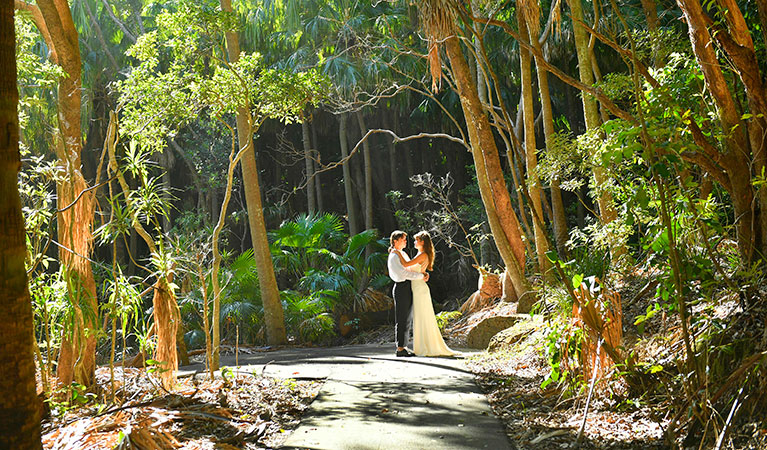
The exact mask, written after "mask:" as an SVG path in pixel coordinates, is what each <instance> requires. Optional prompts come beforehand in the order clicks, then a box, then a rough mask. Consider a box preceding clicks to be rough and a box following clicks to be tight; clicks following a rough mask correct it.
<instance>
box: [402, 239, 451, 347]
mask: <svg viewBox="0 0 767 450" xmlns="http://www.w3.org/2000/svg"><path fill="white" fill-rule="evenodd" d="M413 241H414V245H415V248H416V250H418V254H417V255H416V256H415V258H413V259H412V260H411V259H410V257H408V255H407V253H405V252H404V249H405V247H407V233H405V232H404V231H399V230H397V231H394V232H392V234H391V236H390V238H389V242H390V245H391V247H389V260H388V263H387V265H388V268H389V277H390V278H391V279H392V281H394V290H393V292H392V294H393V297H394V312H395V325H394V332H395V334H396V336H397V353H396V355H397V356H413V355H414V353H413V352H411V351H410V350H408V349H407V348H406V344H407V338H408V324H409V321H410V313H411V311H412V313H413V350H415V355H418V356H455V355H456V352H454V351H452V350H450V348H448V346H447V345H445V341H444V340H443V339H442V334H441V333H440V332H439V327H438V326H437V318H436V317H435V316H434V307H433V306H432V304H431V292H430V291H429V286H428V285H427V284H426V282H427V281H429V274H428V273H427V272H426V271H427V270H431V269H432V265H433V264H434V246H433V245H432V242H431V236H429V233H427V232H426V231H421V232H419V233H418V234H416V235H415V236H413Z"/></svg>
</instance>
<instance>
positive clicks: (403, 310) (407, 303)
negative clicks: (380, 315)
mask: <svg viewBox="0 0 767 450" xmlns="http://www.w3.org/2000/svg"><path fill="white" fill-rule="evenodd" d="M392 296H393V297H394V315H395V320H396V321H395V322H394V334H396V336H397V347H405V345H406V344H407V335H408V333H407V332H408V329H409V328H410V327H409V325H410V323H409V322H410V311H411V310H412V309H413V290H412V289H411V287H410V280H405V281H402V282H399V283H394V289H392Z"/></svg>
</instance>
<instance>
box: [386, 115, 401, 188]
mask: <svg viewBox="0 0 767 450" xmlns="http://www.w3.org/2000/svg"><path fill="white" fill-rule="evenodd" d="M390 117H393V118H394V120H395V121H396V120H397V116H396V113H395V112H394V111H393V110H392V113H391V116H390V115H388V114H387V111H384V120H386V128H388V129H390V130H392V131H393V130H394V127H393V126H392V122H390V120H391V119H390ZM384 139H386V148H387V149H388V150H389V189H390V190H392V191H396V190H397V187H398V186H399V183H397V178H398V177H397V145H396V144H395V143H394V140H393V139H391V138H390V137H389V136H386V137H384Z"/></svg>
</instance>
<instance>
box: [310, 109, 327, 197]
mask: <svg viewBox="0 0 767 450" xmlns="http://www.w3.org/2000/svg"><path fill="white" fill-rule="evenodd" d="M316 111H318V110H315V113H316ZM310 125H311V127H312V142H313V143H314V147H313V148H312V152H313V153H312V154H313V155H314V160H313V161H312V164H313V165H314V193H315V194H316V196H317V211H319V212H322V211H324V210H325V207H324V205H323V202H322V183H321V182H320V172H319V169H320V163H321V161H322V158H321V155H320V141H319V139H317V124H316V122H315V121H312V123H311V124H310Z"/></svg>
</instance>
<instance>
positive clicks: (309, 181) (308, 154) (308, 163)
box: [301, 119, 317, 214]
mask: <svg viewBox="0 0 767 450" xmlns="http://www.w3.org/2000/svg"><path fill="white" fill-rule="evenodd" d="M301 134H302V137H303V142H304V166H305V168H306V208H307V210H308V211H309V214H314V213H315V212H316V211H317V202H316V197H315V195H314V160H313V159H312V143H311V139H310V138H309V135H310V132H309V122H308V121H307V120H306V119H304V121H303V122H301Z"/></svg>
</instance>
